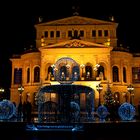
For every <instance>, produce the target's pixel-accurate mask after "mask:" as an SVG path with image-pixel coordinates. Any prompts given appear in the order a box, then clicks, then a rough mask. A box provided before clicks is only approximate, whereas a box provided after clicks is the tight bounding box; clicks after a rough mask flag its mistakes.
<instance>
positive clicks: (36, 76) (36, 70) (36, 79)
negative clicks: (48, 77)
mask: <svg viewBox="0 0 140 140" xmlns="http://www.w3.org/2000/svg"><path fill="white" fill-rule="evenodd" d="M34 82H40V68H39V67H38V66H37V67H35V68H34Z"/></svg>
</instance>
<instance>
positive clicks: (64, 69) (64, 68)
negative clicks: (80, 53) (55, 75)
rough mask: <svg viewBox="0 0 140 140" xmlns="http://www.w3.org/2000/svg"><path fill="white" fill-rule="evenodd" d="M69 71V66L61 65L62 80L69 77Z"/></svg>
mask: <svg viewBox="0 0 140 140" xmlns="http://www.w3.org/2000/svg"><path fill="white" fill-rule="evenodd" d="M67 75H68V73H67V68H66V66H61V67H60V77H61V79H62V80H65V79H66V77H67Z"/></svg>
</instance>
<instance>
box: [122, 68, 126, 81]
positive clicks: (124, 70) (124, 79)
mask: <svg viewBox="0 0 140 140" xmlns="http://www.w3.org/2000/svg"><path fill="white" fill-rule="evenodd" d="M123 82H125V83H126V68H125V67H123Z"/></svg>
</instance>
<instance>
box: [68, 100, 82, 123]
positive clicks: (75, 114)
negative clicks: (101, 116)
mask: <svg viewBox="0 0 140 140" xmlns="http://www.w3.org/2000/svg"><path fill="white" fill-rule="evenodd" d="M70 108H71V119H72V120H73V121H78V119H79V117H80V116H79V115H80V106H79V105H78V103H76V102H74V101H72V102H70Z"/></svg>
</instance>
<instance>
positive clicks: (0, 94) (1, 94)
mask: <svg viewBox="0 0 140 140" xmlns="http://www.w3.org/2000/svg"><path fill="white" fill-rule="evenodd" d="M3 93H4V89H3V88H0V99H1V98H2V96H3Z"/></svg>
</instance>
